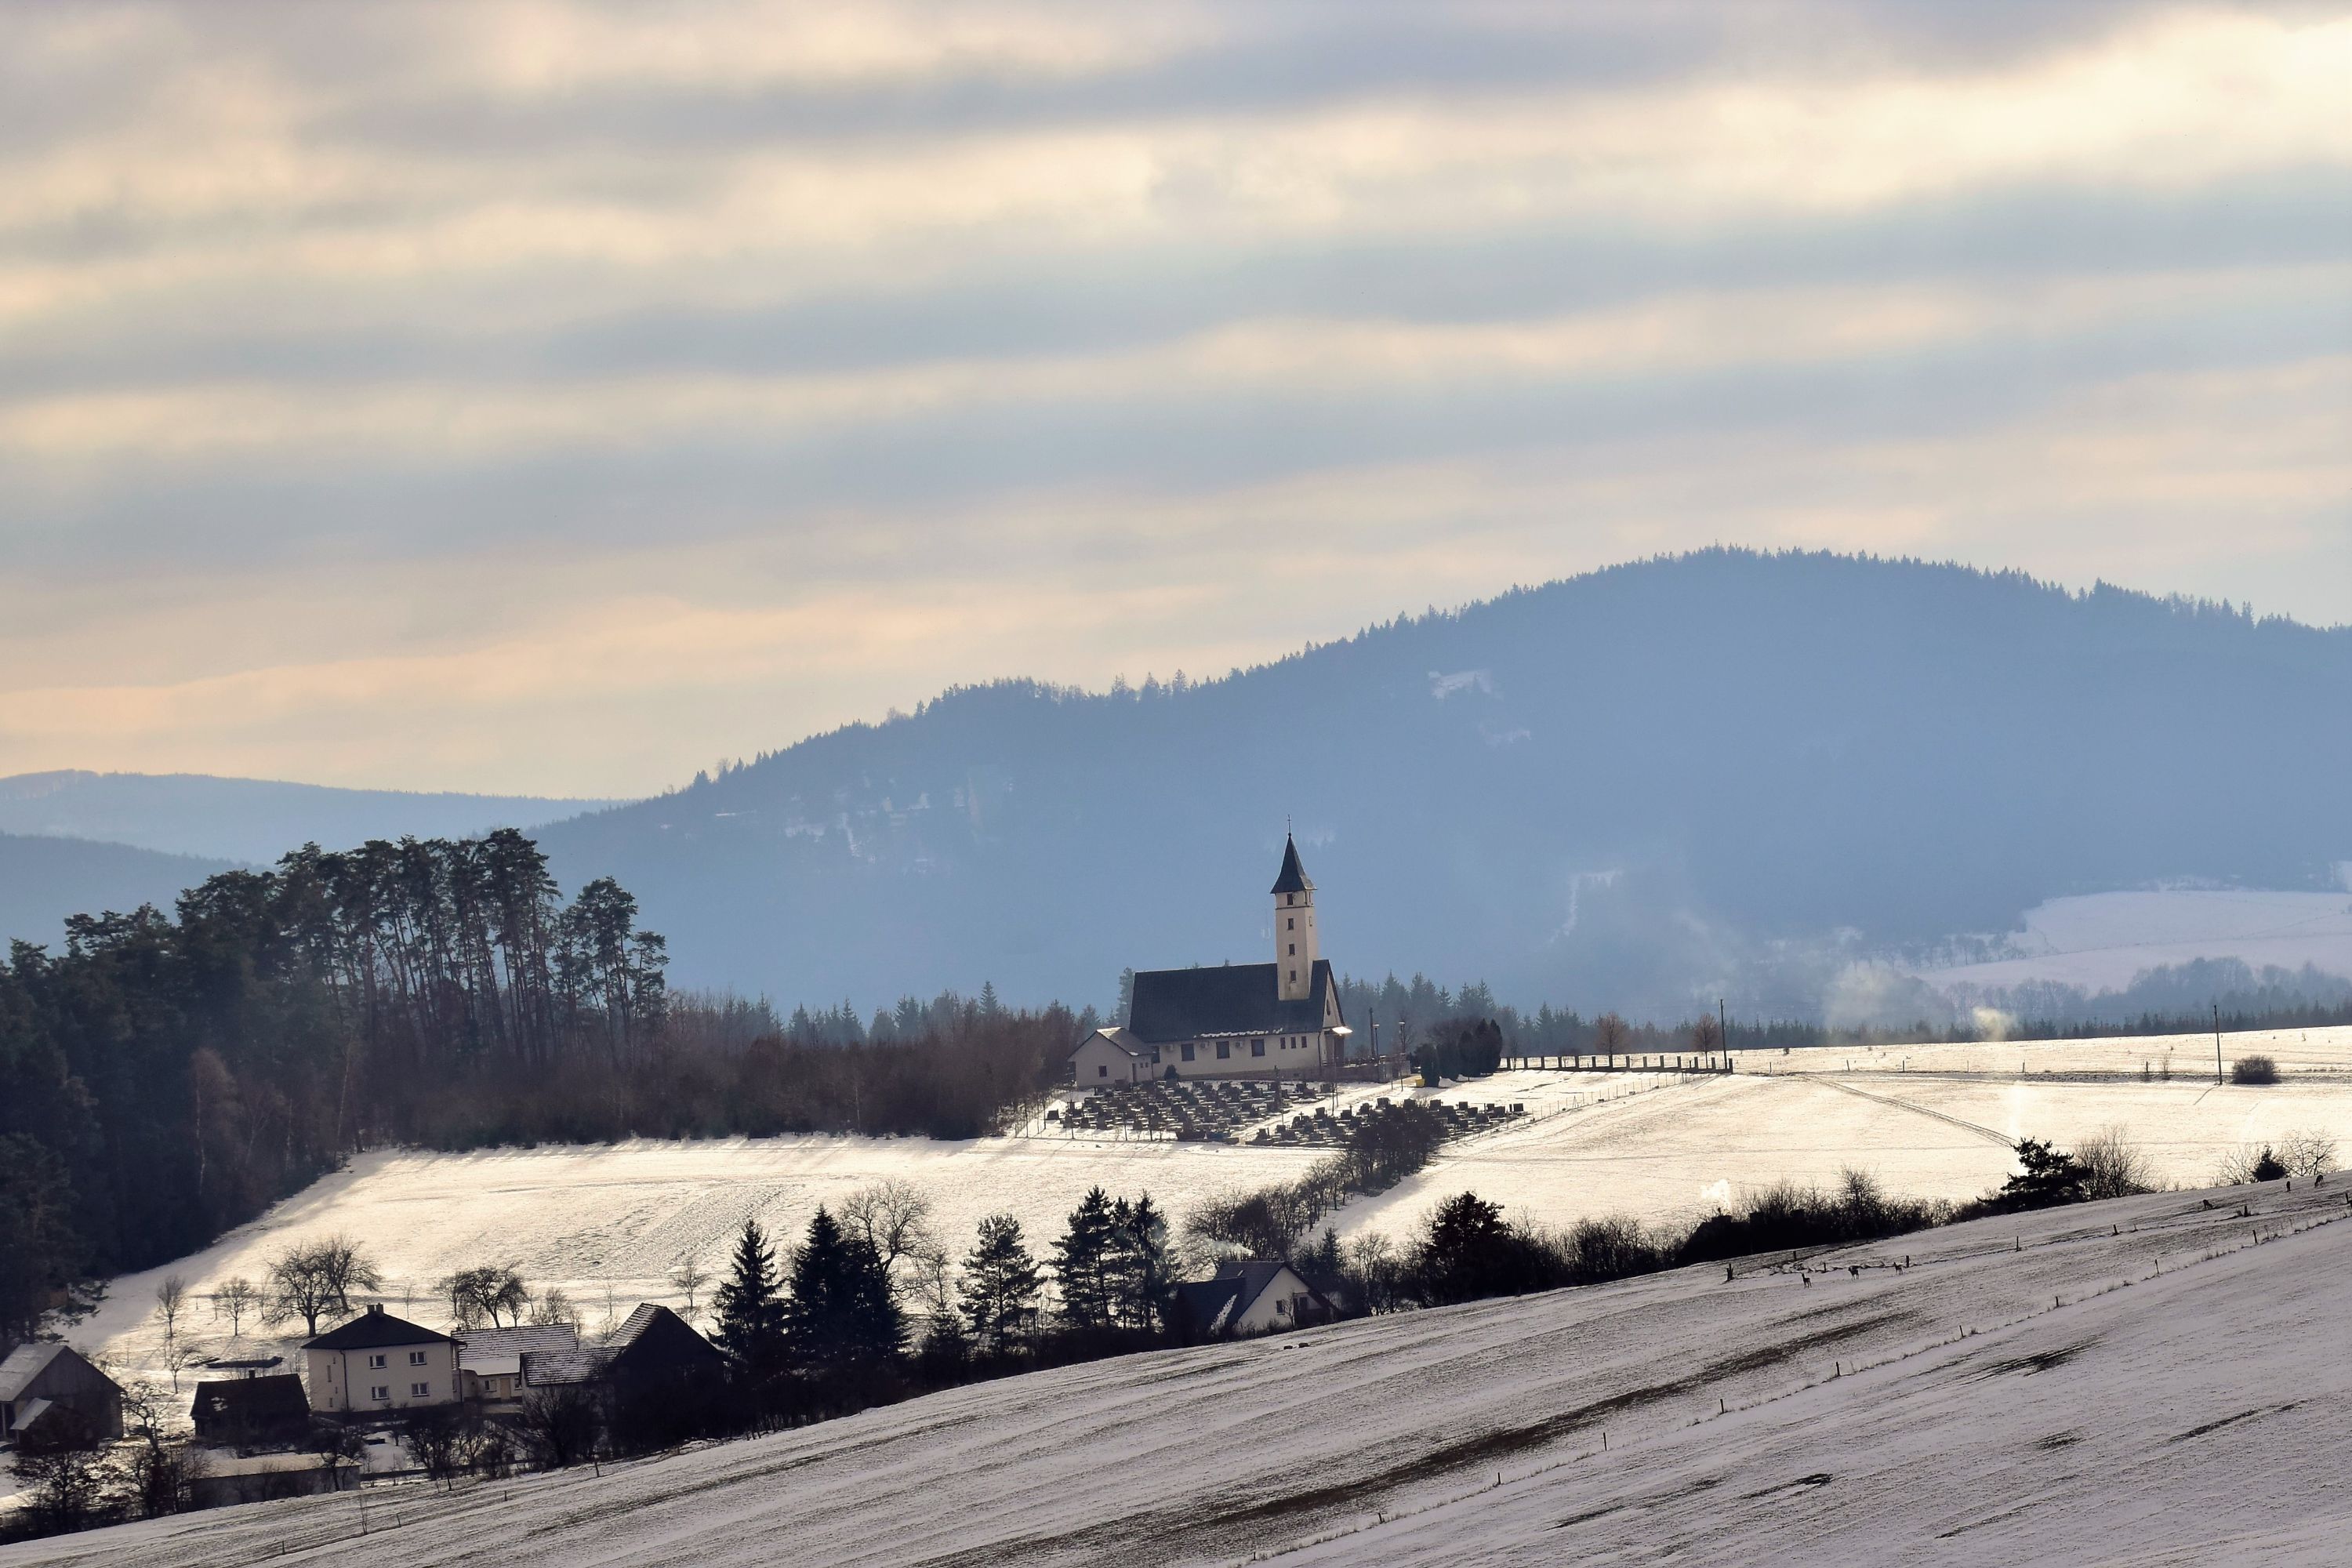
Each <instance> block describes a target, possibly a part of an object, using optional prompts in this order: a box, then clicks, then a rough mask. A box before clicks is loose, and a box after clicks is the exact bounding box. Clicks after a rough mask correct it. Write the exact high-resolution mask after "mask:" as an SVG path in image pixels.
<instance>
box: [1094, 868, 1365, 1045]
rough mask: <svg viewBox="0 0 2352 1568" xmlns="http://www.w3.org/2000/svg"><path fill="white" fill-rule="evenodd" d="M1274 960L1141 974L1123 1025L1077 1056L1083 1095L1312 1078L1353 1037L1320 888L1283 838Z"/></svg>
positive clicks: (1276, 889)
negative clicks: (1327, 952) (1150, 1086)
mask: <svg viewBox="0 0 2352 1568" xmlns="http://www.w3.org/2000/svg"><path fill="white" fill-rule="evenodd" d="M1273 899H1274V962H1273V963H1227V964H1220V965H1218V966H1217V967H1215V968H1213V969H1150V970H1139V971H1137V972H1136V976H1135V984H1134V989H1133V991H1132V993H1131V994H1130V995H1129V1005H1128V1021H1127V1023H1126V1024H1125V1025H1124V1026H1119V1027H1117V1028H1110V1029H1097V1030H1096V1031H1095V1032H1094V1033H1093V1034H1091V1035H1089V1036H1087V1037H1086V1038H1085V1039H1084V1040H1082V1041H1080V1042H1079V1044H1078V1048H1077V1049H1076V1050H1075V1051H1073V1052H1072V1053H1071V1054H1070V1076H1071V1081H1072V1082H1073V1083H1074V1084H1075V1085H1076V1087H1077V1088H1080V1089H1107V1088H1108V1087H1109V1086H1110V1085H1112V1084H1115V1083H1141V1082H1144V1081H1146V1080H1147V1079H1170V1078H1179V1079H1181V1078H1271V1077H1274V1076H1275V1075H1276V1074H1279V1075H1280V1076H1282V1077H1284V1078H1309V1077H1313V1076H1316V1075H1318V1074H1319V1073H1322V1072H1325V1071H1327V1070H1328V1069H1329V1068H1334V1067H1336V1066H1338V1064H1339V1061H1340V1059H1341V1058H1342V1057H1343V1056H1344V1055H1345V1050H1346V1042H1347V1038H1348V1036H1349V1028H1348V1025H1347V1020H1346V1018H1345V1017H1344V1016H1342V1015H1341V1013H1340V1010H1339V986H1338V985H1337V984H1334V982H1333V980H1332V975H1331V966H1330V964H1328V963H1325V962H1324V960H1323V957H1322V954H1321V952H1320V951H1319V943H1318V939H1317V936H1316V931H1315V884H1314V883H1313V882H1312V881H1310V880H1308V879H1307V870H1306V868H1305V867H1303V866H1301V865H1300V864H1299V862H1298V844H1297V840H1296V839H1292V838H1287V837H1286V838H1285V840H1284V843H1283V849H1282V870H1281V873H1280V874H1279V875H1278V876H1276V878H1275V879H1274V889H1273Z"/></svg>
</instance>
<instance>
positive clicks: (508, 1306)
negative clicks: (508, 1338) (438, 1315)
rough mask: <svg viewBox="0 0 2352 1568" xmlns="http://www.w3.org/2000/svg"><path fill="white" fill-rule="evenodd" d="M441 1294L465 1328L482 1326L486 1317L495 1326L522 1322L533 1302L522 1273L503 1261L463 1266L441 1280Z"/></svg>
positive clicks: (451, 1315)
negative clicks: (475, 1266)
mask: <svg viewBox="0 0 2352 1568" xmlns="http://www.w3.org/2000/svg"><path fill="white" fill-rule="evenodd" d="M441 1294H442V1296H443V1297H444V1299H446V1300H447V1301H448V1303H449V1315H450V1317H452V1318H454V1319H456V1320H457V1326H458V1327H460V1328H465V1329H476V1328H479V1327H481V1325H482V1322H483V1321H484V1320H485V1319H487V1320H488V1321H489V1325H490V1327H492V1328H494V1329H495V1328H501V1327H505V1326H507V1324H509V1323H520V1322H521V1321H522V1315H523V1313H524V1311H525V1310H528V1309H529V1307H530V1291H529V1290H528V1289H525V1288H524V1286H523V1282H522V1276H521V1275H520V1274H518V1273H516V1272H515V1271H514V1269H513V1268H510V1267H509V1266H508V1265H506V1264H503V1263H485V1264H483V1265H481V1266H480V1267H478V1268H460V1269H459V1270H457V1272H456V1273H455V1274H452V1275H450V1276H449V1277H448V1278H447V1279H444V1280H442V1281H441ZM501 1319H504V1320H506V1321H505V1322H503V1323H502V1322H501V1321H500V1320H501Z"/></svg>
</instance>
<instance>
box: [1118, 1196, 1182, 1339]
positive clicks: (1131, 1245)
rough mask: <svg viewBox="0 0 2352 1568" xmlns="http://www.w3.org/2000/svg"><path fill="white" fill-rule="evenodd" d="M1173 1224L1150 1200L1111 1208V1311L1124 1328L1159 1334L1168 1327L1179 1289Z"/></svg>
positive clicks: (1148, 1198)
mask: <svg viewBox="0 0 2352 1568" xmlns="http://www.w3.org/2000/svg"><path fill="white" fill-rule="evenodd" d="M1172 1275H1173V1271H1172V1269H1171V1267H1170V1264H1169V1260H1168V1218H1167V1216H1166V1215H1163V1214H1161V1213H1160V1210H1159V1209H1158V1208H1157V1207H1156V1206H1155V1205H1153V1204H1152V1202H1151V1194H1150V1193H1146V1194H1143V1195H1142V1196H1141V1197H1139V1198H1138V1199H1136V1200H1135V1202H1134V1203H1132V1204H1129V1202H1128V1201H1127V1200H1126V1199H1125V1198H1121V1199H1119V1200H1118V1203H1116V1204H1114V1205H1111V1252H1110V1279H1111V1309H1112V1314H1113V1317H1114V1319H1115V1320H1116V1321H1118V1323H1120V1324H1121V1325H1122V1326H1124V1327H1127V1328H1130V1329H1141V1330H1143V1331H1145V1332H1147V1333H1157V1332H1159V1331H1160V1330H1161V1329H1163V1328H1165V1327H1166V1326H1167V1322H1168V1303H1169V1299H1170V1296H1171V1293H1172V1292H1173V1289H1174V1282H1173V1278H1172Z"/></svg>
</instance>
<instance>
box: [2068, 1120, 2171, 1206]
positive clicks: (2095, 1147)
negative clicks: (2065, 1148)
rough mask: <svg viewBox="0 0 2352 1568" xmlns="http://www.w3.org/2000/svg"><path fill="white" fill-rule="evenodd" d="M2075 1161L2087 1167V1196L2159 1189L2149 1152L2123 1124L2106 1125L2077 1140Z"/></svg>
mask: <svg viewBox="0 0 2352 1568" xmlns="http://www.w3.org/2000/svg"><path fill="white" fill-rule="evenodd" d="M2074 1160H2075V1163H2078V1164H2080V1165H2081V1166H2082V1167H2083V1171H2084V1176H2083V1195H2084V1197H2086V1198H2122V1197H2129V1196H2130V1195H2131V1194H2134V1193H2147V1192H2153V1191H2155V1190H2156V1173H2155V1169H2154V1168H2153V1167H2152V1166H2151V1165H2150V1164H2149V1163H2148V1159H2147V1154H2146V1153H2144V1152H2141V1150H2140V1147H2139V1145H2137V1143H2134V1142H2132V1141H2131V1138H2130V1135H2129V1132H2128V1131H2127V1130H2126V1128H2124V1127H2123V1126H2122V1125H2121V1124H2120V1123H2117V1124H2116V1125H2114V1126H2109V1127H2103V1128H2101V1129H2100V1130H2099V1131H2096V1132H2094V1133H2093V1134H2091V1135H2090V1136H2089V1137H2088V1138H2085V1139H2084V1140H2082V1141H2081V1142H2078V1143H2076V1144H2075V1145H2074Z"/></svg>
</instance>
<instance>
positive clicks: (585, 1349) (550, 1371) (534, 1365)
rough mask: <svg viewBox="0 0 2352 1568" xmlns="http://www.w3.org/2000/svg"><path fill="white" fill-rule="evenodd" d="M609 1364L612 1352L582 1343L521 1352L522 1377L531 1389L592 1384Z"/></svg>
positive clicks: (600, 1346)
mask: <svg viewBox="0 0 2352 1568" xmlns="http://www.w3.org/2000/svg"><path fill="white" fill-rule="evenodd" d="M612 1363H613V1352H612V1351H611V1350H610V1349H609V1348H608V1347H606V1346H604V1345H582V1346H581V1347H580V1348H579V1349H577V1350H568V1351H525V1352H522V1380H523V1382H525V1383H526V1384H530V1386H531V1387H533V1388H549V1387H552V1386H554V1385H555V1384H563V1383H593V1382H595V1381H596V1380H597V1379H598V1378H600V1377H602V1376H604V1369H605V1368H606V1367H608V1366H610V1365H611V1364H612Z"/></svg>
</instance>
